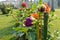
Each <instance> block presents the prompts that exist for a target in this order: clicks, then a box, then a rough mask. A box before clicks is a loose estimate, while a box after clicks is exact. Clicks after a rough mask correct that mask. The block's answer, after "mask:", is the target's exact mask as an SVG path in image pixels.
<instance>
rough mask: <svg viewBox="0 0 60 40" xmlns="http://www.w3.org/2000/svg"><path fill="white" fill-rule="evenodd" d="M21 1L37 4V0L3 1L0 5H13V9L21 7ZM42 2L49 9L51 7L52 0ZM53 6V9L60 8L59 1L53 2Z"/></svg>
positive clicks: (54, 0)
mask: <svg viewBox="0 0 60 40" xmlns="http://www.w3.org/2000/svg"><path fill="white" fill-rule="evenodd" d="M22 1H26V3H27V4H30V3H36V2H39V0H4V1H2V2H0V4H2V3H4V4H12V5H14V7H18V8H19V7H20V6H21V5H20V4H21V3H22ZM43 2H44V3H48V4H49V5H50V7H52V0H43ZM53 5H54V8H58V7H60V0H53ZM28 6H29V5H28Z"/></svg>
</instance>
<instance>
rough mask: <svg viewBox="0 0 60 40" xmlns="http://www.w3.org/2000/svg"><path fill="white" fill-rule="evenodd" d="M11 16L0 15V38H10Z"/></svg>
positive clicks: (11, 33)
mask: <svg viewBox="0 0 60 40" xmlns="http://www.w3.org/2000/svg"><path fill="white" fill-rule="evenodd" d="M12 20H13V18H12V17H11V16H8V17H7V16H5V15H0V40H10V38H11V37H12V35H13V30H12V25H13V24H12V23H11V21H12Z"/></svg>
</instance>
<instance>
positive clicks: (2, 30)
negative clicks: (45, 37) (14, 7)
mask: <svg viewBox="0 0 60 40" xmlns="http://www.w3.org/2000/svg"><path fill="white" fill-rule="evenodd" d="M55 13H56V15H57V16H58V17H60V9H56V12H55ZM12 20H13V18H12V17H11V16H8V17H7V16H5V15H0V40H10V38H12V37H13V35H14V34H13V30H12V25H14V23H11V21H12ZM53 23H54V26H53V27H51V28H50V30H51V31H52V32H53V31H54V30H56V29H57V30H59V31H60V20H55V21H53Z"/></svg>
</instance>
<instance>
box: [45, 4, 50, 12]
mask: <svg viewBox="0 0 60 40" xmlns="http://www.w3.org/2000/svg"><path fill="white" fill-rule="evenodd" d="M44 5H45V6H46V9H45V12H47V13H49V12H50V7H49V6H48V4H44Z"/></svg>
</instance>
